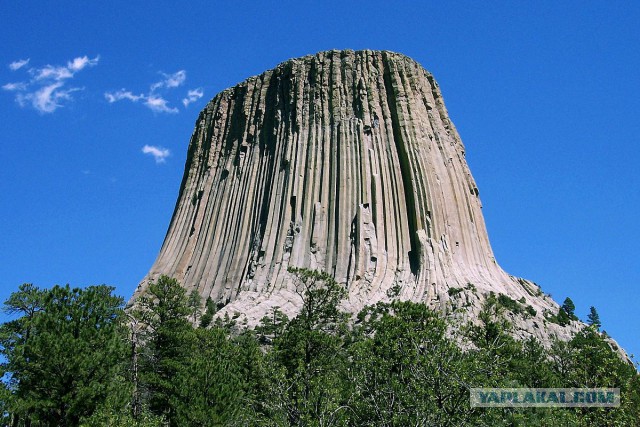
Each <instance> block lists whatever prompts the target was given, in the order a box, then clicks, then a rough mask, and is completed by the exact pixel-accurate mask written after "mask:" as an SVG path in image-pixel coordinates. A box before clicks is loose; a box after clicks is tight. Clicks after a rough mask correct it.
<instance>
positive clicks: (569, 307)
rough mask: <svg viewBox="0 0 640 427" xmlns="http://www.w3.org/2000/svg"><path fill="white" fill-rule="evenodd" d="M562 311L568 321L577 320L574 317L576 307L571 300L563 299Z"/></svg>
mask: <svg viewBox="0 0 640 427" xmlns="http://www.w3.org/2000/svg"><path fill="white" fill-rule="evenodd" d="M562 309H563V310H564V312H565V313H566V314H567V316H568V317H569V319H571V320H578V318H577V317H576V314H575V311H576V305H575V304H574V303H573V301H572V300H571V298H569V297H566V298H565V300H564V302H563V303H562Z"/></svg>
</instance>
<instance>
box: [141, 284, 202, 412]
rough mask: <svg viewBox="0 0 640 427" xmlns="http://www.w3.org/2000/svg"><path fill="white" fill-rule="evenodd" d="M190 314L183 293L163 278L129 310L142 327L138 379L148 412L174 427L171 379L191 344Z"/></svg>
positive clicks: (175, 385)
mask: <svg viewBox="0 0 640 427" xmlns="http://www.w3.org/2000/svg"><path fill="white" fill-rule="evenodd" d="M190 314H191V309H190V308H189V305H188V299H187V296H186V291H185V290H184V288H182V287H181V286H180V284H179V283H178V281H177V280H175V279H172V278H170V277H167V276H161V277H160V278H159V279H158V280H157V281H156V282H151V283H150V284H149V287H148V289H147V293H146V294H145V295H144V296H142V297H141V298H140V300H139V301H138V303H137V305H136V307H135V309H134V310H133V315H134V317H135V318H136V319H138V320H139V321H140V322H141V323H142V324H143V325H144V326H145V335H144V342H145V343H146V345H145V349H144V350H145V351H144V352H143V353H142V355H141V356H142V358H141V372H140V374H141V375H140V376H141V381H142V384H143V385H144V388H145V389H146V392H147V395H148V397H147V399H148V404H149V409H150V410H151V412H152V413H154V414H155V415H158V416H164V417H166V418H167V419H168V420H169V422H170V424H171V425H177V424H176V423H175V419H176V416H177V415H176V407H175V405H173V404H172V403H173V397H174V395H175V394H176V393H177V392H178V387H177V384H176V381H175V380H176V378H177V377H178V373H179V372H180V370H181V368H182V367H183V366H184V365H185V363H186V362H187V360H188V359H189V357H190V356H191V355H192V351H193V347H194V342H195V339H194V330H193V328H192V326H191V323H190V322H189V320H188V316H189V315H190Z"/></svg>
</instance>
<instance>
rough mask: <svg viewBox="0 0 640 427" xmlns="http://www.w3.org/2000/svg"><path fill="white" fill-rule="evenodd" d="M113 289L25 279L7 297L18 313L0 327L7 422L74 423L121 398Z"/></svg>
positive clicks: (120, 330)
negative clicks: (44, 285) (43, 285)
mask: <svg viewBox="0 0 640 427" xmlns="http://www.w3.org/2000/svg"><path fill="white" fill-rule="evenodd" d="M112 292H113V288H112V287H108V286H90V287H88V288H85V289H79V288H73V289H72V288H70V287H69V285H67V286H64V287H62V286H55V287H53V288H52V289H50V290H39V289H38V288H36V287H34V286H32V285H23V286H21V287H20V289H19V290H18V292H15V293H13V294H12V295H11V296H10V297H9V299H8V300H7V302H6V303H5V310H6V311H7V312H9V313H13V314H19V315H20V316H19V317H18V318H17V319H16V320H14V321H10V322H7V323H5V324H3V325H2V327H1V328H0V337H1V338H0V354H1V355H2V356H3V357H4V358H5V359H6V362H5V363H3V370H4V371H5V372H6V374H7V375H8V376H9V386H10V387H9V388H10V390H11V396H10V403H9V405H8V412H10V414H11V418H12V424H14V425H31V424H33V423H35V422H37V423H39V425H65V426H77V425H79V423H80V422H81V420H82V419H83V418H86V417H90V416H91V415H92V414H93V413H94V412H95V411H96V410H97V409H98V407H99V406H100V405H101V402H103V401H106V400H108V399H110V398H112V397H113V398H114V399H118V398H120V399H122V400H121V402H120V403H123V404H124V402H126V399H127V397H128V396H127V394H126V393H121V391H122V390H121V386H122V384H123V383H122V382H121V381H120V380H119V379H121V378H123V376H124V372H123V369H124V366H125V363H126V361H127V345H126V338H127V333H126V328H125V326H124V322H123V317H122V306H123V302H124V301H123V299H122V298H120V297H117V296H114V295H112ZM125 387H126V385H125Z"/></svg>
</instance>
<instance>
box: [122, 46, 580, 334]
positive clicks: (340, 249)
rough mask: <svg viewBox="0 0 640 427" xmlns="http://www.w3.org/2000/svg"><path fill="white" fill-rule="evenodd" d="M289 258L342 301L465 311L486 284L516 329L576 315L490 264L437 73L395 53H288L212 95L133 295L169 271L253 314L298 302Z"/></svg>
mask: <svg viewBox="0 0 640 427" xmlns="http://www.w3.org/2000/svg"><path fill="white" fill-rule="evenodd" d="M289 266H295V267H306V268H311V269H320V270H324V271H326V272H328V273H330V274H332V275H333V276H334V277H335V278H336V280H337V281H338V282H339V283H342V284H343V285H344V286H345V287H346V288H347V290H348V295H349V296H348V300H347V301H345V302H344V308H345V309H347V310H349V311H352V312H357V311H358V310H360V309H361V308H362V307H363V306H364V305H367V304H373V303H375V302H377V301H381V300H383V301H387V300H389V299H390V298H392V297H397V298H400V299H404V300H414V301H422V302H426V303H428V304H430V305H431V306H432V307H434V308H438V309H442V310H445V311H451V310H453V309H454V308H455V309H461V308H464V312H465V314H464V316H468V317H469V316H470V318H473V317H474V316H475V315H477V313H478V311H479V310H480V308H481V306H482V302H483V301H484V300H485V299H486V297H487V295H488V294H489V292H494V293H495V294H505V295H507V296H508V297H509V298H511V299H513V300H516V301H518V304H522V308H525V307H526V306H531V308H532V309H533V310H529V312H528V313H527V312H526V311H525V314H517V315H516V314H514V313H512V319H511V320H512V322H513V323H514V325H515V327H516V334H517V335H520V336H522V337H524V336H527V335H535V336H537V337H538V338H540V339H542V340H543V341H547V342H548V338H549V337H550V336H551V335H558V336H560V337H561V338H565V339H566V338H568V337H569V336H570V334H571V332H572V330H575V329H576V328H577V327H578V324H577V323H576V322H573V323H574V324H575V325H574V326H569V327H560V326H558V325H556V324H553V323H550V322H547V321H546V320H545V319H544V313H553V314H555V313H556V312H557V310H558V305H557V304H556V303H555V302H553V301H552V300H551V299H550V298H548V297H547V296H545V295H544V294H542V292H541V291H540V289H539V288H538V287H537V285H535V284H534V283H532V282H529V281H526V280H523V279H517V278H515V277H512V276H510V275H508V274H507V273H505V272H504V271H503V270H502V269H501V268H500V267H499V265H498V264H497V263H496V260H495V259H494V256H493V252H492V250H491V246H490V244H489V239H488V236H487V231H486V228H485V224H484V219H483V216H482V211H481V202H480V198H479V191H478V188H477V186H476V184H475V182H474V180H473V177H472V176H471V172H470V171H469V167H468V166H467V163H466V161H465V148H464V146H463V144H462V141H461V140H460V137H459V135H458V133H457V131H456V128H455V127H454V125H453V123H452V122H451V120H450V119H449V116H448V114H447V110H446V108H445V105H444V102H443V99H442V95H441V93H440V90H439V88H438V84H437V83H436V81H435V80H434V78H433V76H432V75H431V74H430V73H429V72H427V71H426V70H425V69H424V68H423V67H422V66H421V65H419V64H418V63H416V62H415V61H414V60H412V59H410V58H408V57H406V56H404V55H401V54H397V53H392V52H386V51H327V52H321V53H318V54H316V55H310V56H305V57H302V58H298V59H292V60H289V61H286V62H283V63H282V64H280V65H278V66H277V67H276V68H274V69H272V70H269V71H266V72H264V73H263V74H261V75H259V76H255V77H251V78H249V79H247V80H245V81H244V82H242V83H239V84H238V85H236V86H234V87H232V88H229V89H227V90H224V91H222V92H221V93H219V94H218V95H217V96H216V97H215V98H213V99H212V100H211V101H210V102H209V104H208V105H207V106H206V108H205V109H204V110H203V111H202V112H201V113H200V115H199V117H198V120H197V122H196V127H195V130H194V132H193V135H192V137H191V142H190V144H189V149H188V155H187V162H186V166H185V172H184V177H183V180H182V185H181V187H180V194H179V197H178V201H177V204H176V207H175V211H174V213H173V217H172V219H171V224H170V226H169V230H168V232H167V235H166V238H165V241H164V243H163V245H162V249H161V250H160V254H159V255H158V258H157V259H156V261H155V263H154V264H153V266H152V267H151V270H150V271H149V273H148V275H147V277H145V279H144V280H143V281H142V282H141V284H140V286H139V287H138V289H137V290H136V293H135V295H134V299H135V298H136V297H137V296H138V295H140V294H141V293H143V292H144V291H145V289H146V286H147V282H148V280H149V279H154V278H156V277H158V276H159V275H160V274H166V275H169V276H172V277H175V278H176V279H178V280H179V281H180V282H181V283H182V285H183V286H184V287H186V288H187V289H188V290H191V289H197V290H198V292H199V293H200V294H201V295H202V296H203V297H204V298H207V297H211V298H212V299H213V300H214V302H216V303H219V306H222V305H224V308H222V310H221V311H220V312H219V314H221V315H222V314H225V313H228V314H230V315H233V314H234V313H239V315H240V316H241V317H242V318H243V319H245V320H246V322H247V324H248V325H255V324H256V323H257V322H258V321H259V320H260V319H261V318H262V317H263V316H264V315H265V314H267V313H268V312H270V310H271V309H272V308H273V307H276V306H277V307H279V308H280V310H282V311H283V312H285V313H286V314H288V315H289V316H292V315H294V314H295V313H296V312H297V308H298V306H299V304H300V302H301V301H300V298H299V296H298V295H297V294H296V293H295V290H294V282H293V280H292V278H291V277H290V275H289V273H288V272H287V267H289ZM452 289H453V291H452ZM507 312H508V311H507ZM533 312H535V314H531V313H533Z"/></svg>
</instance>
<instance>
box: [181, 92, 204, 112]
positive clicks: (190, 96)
mask: <svg viewBox="0 0 640 427" xmlns="http://www.w3.org/2000/svg"><path fill="white" fill-rule="evenodd" d="M203 96H204V92H203V91H202V88H197V89H190V90H189V91H188V92H187V97H186V98H183V99H182V103H183V104H184V106H185V108H186V107H187V106H188V105H189V104H191V103H192V102H196V101H197V100H198V99H200V98H202V97H203Z"/></svg>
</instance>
